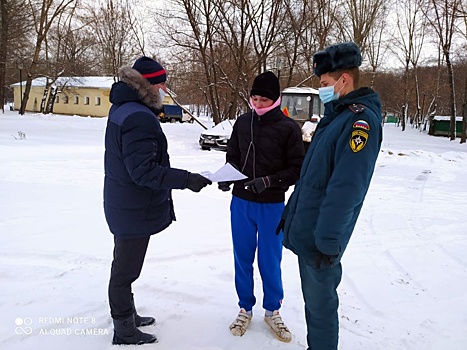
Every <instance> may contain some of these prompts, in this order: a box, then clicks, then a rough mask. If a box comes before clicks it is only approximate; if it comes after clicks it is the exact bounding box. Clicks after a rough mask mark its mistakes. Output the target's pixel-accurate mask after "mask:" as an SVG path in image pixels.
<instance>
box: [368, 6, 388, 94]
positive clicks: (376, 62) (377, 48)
mask: <svg viewBox="0 0 467 350" xmlns="http://www.w3.org/2000/svg"><path fill="white" fill-rule="evenodd" d="M388 11H389V9H388V7H386V6H383V8H382V11H381V16H380V20H379V21H376V22H375V25H374V26H372V27H371V28H370V31H369V37H368V45H367V50H366V51H367V57H368V61H369V64H370V67H371V73H372V74H371V82H370V87H371V88H372V87H373V85H374V80H375V76H376V71H377V69H378V68H379V67H380V66H381V63H382V58H383V57H384V56H385V55H386V52H387V51H388V46H383V40H382V39H383V36H384V35H385V34H386V32H385V29H386V27H387V14H388Z"/></svg>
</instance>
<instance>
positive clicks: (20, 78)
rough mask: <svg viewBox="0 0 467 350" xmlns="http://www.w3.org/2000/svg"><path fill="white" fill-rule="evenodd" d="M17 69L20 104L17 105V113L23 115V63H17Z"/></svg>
mask: <svg viewBox="0 0 467 350" xmlns="http://www.w3.org/2000/svg"><path fill="white" fill-rule="evenodd" d="M18 69H19V100H20V105H19V114H21V115H23V114H24V113H23V76H22V70H23V64H22V63H18Z"/></svg>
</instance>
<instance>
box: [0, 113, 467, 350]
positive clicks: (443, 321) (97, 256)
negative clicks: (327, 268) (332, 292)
mask: <svg viewBox="0 0 467 350" xmlns="http://www.w3.org/2000/svg"><path fill="white" fill-rule="evenodd" d="M209 123H210V122H209V121H206V124H207V125H209V126H211V125H212V123H211V124H209ZM105 124H106V119H105V118H103V119H94V118H82V117H76V116H59V115H49V116H44V115H39V114H25V115H24V116H19V115H18V114H17V113H16V112H9V111H7V112H6V113H5V114H2V115H0V198H1V200H0V286H1V288H0V307H1V313H0V324H1V327H0V349H7V350H17V349H38V350H41V349H44V350H45V349H47V350H49V349H70V350H74V349H80V350H81V349H91V350H93V349H96V350H105V349H114V348H115V347H113V346H112V345H111V338H112V324H111V319H110V316H109V308H108V302H107V283H108V278H109V272H110V264H111V259H112V248H113V241H112V235H111V234H110V232H109V231H108V228H107V225H106V222H105V220H104V215H103V210H102V185H103V137H104V130H105ZM162 127H163V129H164V131H165V132H166V134H167V137H168V140H169V152H170V154H171V161H172V165H173V166H174V167H178V168H185V169H188V170H190V171H194V172H199V171H211V172H214V171H215V170H217V169H218V168H219V167H220V166H221V165H222V164H223V163H224V159H225V153H224V152H222V151H202V150H200V148H199V145H198V138H199V134H200V133H201V132H202V131H203V129H202V128H201V127H200V126H199V125H198V124H196V123H194V124H189V123H184V124H179V123H176V124H163V125H162ZM19 131H20V132H23V133H24V134H25V137H26V138H25V139H20V137H19V134H18V132H19ZM349 176H352V173H351V172H349ZM290 192H291V191H289V192H288V194H290ZM173 195H174V201H175V209H176V214H177V218H178V220H177V221H176V222H174V223H173V224H172V225H171V226H170V227H169V228H168V229H167V230H165V231H164V232H162V233H160V234H157V235H155V236H153V237H152V238H151V242H150V246H149V250H148V254H147V257H146V262H145V265H144V268H143V271H142V274H141V277H140V278H139V279H138V281H136V282H135V283H134V288H133V290H134V292H135V300H136V305H137V307H138V310H139V312H140V314H141V315H153V316H155V317H156V319H157V324H156V325H155V326H151V327H147V328H145V329H146V330H147V331H149V332H153V333H155V334H156V335H157V336H158V338H159V343H157V344H152V345H145V346H144V349H159V350H169V349H170V350H173V349H184V350H195V349H196V350H201V349H202V350H218V349H227V350H228V349H258V350H260V349H287V350H293V349H306V327H305V320H304V310H303V301H302V295H301V289H300V279H299V274H298V268H297V259H296V257H295V256H294V255H293V254H292V253H291V252H289V251H287V250H284V258H283V264H282V269H283V270H282V271H283V283H284V289H285V299H284V303H283V307H282V309H281V313H282V315H283V318H284V320H285V321H286V324H287V325H288V326H289V328H290V330H291V331H292V332H293V340H292V342H291V343H290V344H285V343H282V342H280V341H278V340H277V339H275V338H274V337H273V335H272V333H271V332H270V330H269V329H268V327H267V325H266V323H265V322H264V321H263V320H262V316H263V310H262V308H261V300H262V293H261V280H260V278H259V276H258V274H256V280H255V281H256V289H255V290H256V294H257V299H258V303H257V305H256V306H255V308H254V309H253V312H254V317H253V322H252V324H251V325H250V328H249V329H248V331H247V333H246V334H245V335H244V336H243V337H234V336H232V335H231V334H230V332H229V330H228V326H229V324H230V322H231V321H232V320H233V319H234V318H235V316H236V314H237V312H238V307H237V297H236V294H235V289H234V283H233V257H232V244H231V238H230V224H229V203H230V197H231V195H230V193H224V192H221V191H219V190H218V189H217V186H216V185H212V186H209V187H208V188H206V189H204V190H202V191H201V192H200V193H193V192H191V191H189V190H175V191H174V193H173ZM466 212H467V145H460V144H459V139H457V140H456V141H451V142H450V141H449V140H448V139H447V138H434V137H429V136H427V135H425V134H424V133H423V132H419V131H417V130H415V129H411V128H410V127H409V128H408V129H407V130H406V131H404V132H401V131H400V129H399V128H397V127H395V126H394V125H390V124H386V125H385V127H384V141H383V145H382V151H381V154H380V157H379V159H378V162H377V166H376V170H375V174H374V177H373V181H372V184H371V186H370V189H369V192H368V195H367V198H366V202H365V204H364V207H363V209H362V212H361V215H360V218H359V221H358V223H357V226H356V228H355V232H354V235H353V237H352V239H351V241H350V244H349V247H348V248H347V251H346V253H345V255H344V258H343V270H344V275H343V280H342V283H341V285H340V287H339V294H340V301H341V304H340V309H339V314H340V348H341V349H351V350H356V349H358V350H379V349H391V350H394V349H397V350H409V349H410V350H419V349H424V350H439V349H443V350H444V349H446V350H461V349H465V348H466V345H465V344H466V342H467V313H466V310H467V297H466V295H465V291H466V289H467V254H466V253H465V252H466V250H467V236H466V233H467V215H466ZM256 271H257V270H256ZM26 333H28V334H26Z"/></svg>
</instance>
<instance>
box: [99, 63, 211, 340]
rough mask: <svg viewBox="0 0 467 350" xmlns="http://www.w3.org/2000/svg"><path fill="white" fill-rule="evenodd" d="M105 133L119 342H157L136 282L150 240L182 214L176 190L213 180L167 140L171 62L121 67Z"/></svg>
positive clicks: (108, 217)
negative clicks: (178, 163)
mask: <svg viewBox="0 0 467 350" xmlns="http://www.w3.org/2000/svg"><path fill="white" fill-rule="evenodd" d="M119 75H120V76H119V78H120V81H119V82H117V83H115V84H114V85H113V86H112V89H111V91H110V102H112V107H111V109H110V112H109V119H108V122H107V128H106V132H105V180H104V211H105V218H106V220H107V223H108V225H109V228H110V231H111V232H112V233H113V234H114V243H115V246H114V254H113V257H114V259H113V262H112V269H111V275H110V282H109V303H110V312H111V315H112V318H113V323H114V337H113V341H112V342H113V344H144V343H153V342H155V341H156V340H157V339H156V337H155V336H154V335H152V334H147V333H143V332H141V331H140V330H138V328H137V327H140V326H147V325H150V324H153V323H154V322H155V319H154V318H152V317H141V316H139V315H138V314H137V312H136V309H135V305H134V301H133V293H132V292H131V284H132V283H133V282H134V281H135V280H136V279H137V278H138V277H139V275H140V273H141V269H142V267H143V262H144V257H145V255H146V251H147V247H148V244H149V238H150V236H151V235H153V234H155V233H158V232H160V231H162V230H164V229H165V228H167V227H168V226H169V225H170V224H171V223H172V221H174V220H175V214H174V207H173V203H172V195H171V190H172V189H184V188H188V189H190V190H192V191H194V192H199V191H200V190H201V189H202V188H203V187H205V186H206V185H208V184H211V181H210V180H208V179H206V178H205V177H203V176H201V175H199V174H193V173H190V172H188V171H186V170H181V169H175V168H171V167H170V162H169V154H168V153H167V139H166V137H165V135H164V132H163V131H162V128H161V126H160V124H159V120H158V114H159V112H160V111H161V109H162V101H163V98H164V95H165V93H166V92H167V87H166V84H165V82H166V77H167V74H166V72H165V70H164V68H163V67H162V66H161V65H160V64H159V63H158V62H156V61H154V60H153V59H151V58H149V57H144V56H143V57H140V58H139V59H138V60H136V62H135V63H134V65H133V67H129V66H125V67H122V68H121V69H120V72H119Z"/></svg>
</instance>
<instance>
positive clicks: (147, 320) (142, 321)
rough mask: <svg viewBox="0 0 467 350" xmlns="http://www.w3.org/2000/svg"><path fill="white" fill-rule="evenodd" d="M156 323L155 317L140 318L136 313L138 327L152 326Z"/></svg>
mask: <svg viewBox="0 0 467 350" xmlns="http://www.w3.org/2000/svg"><path fill="white" fill-rule="evenodd" d="M154 323H156V319H155V318H154V317H149V316H148V317H145V316H140V315H138V314H137V313H136V312H135V324H136V327H144V326H150V325H152V324H154Z"/></svg>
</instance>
